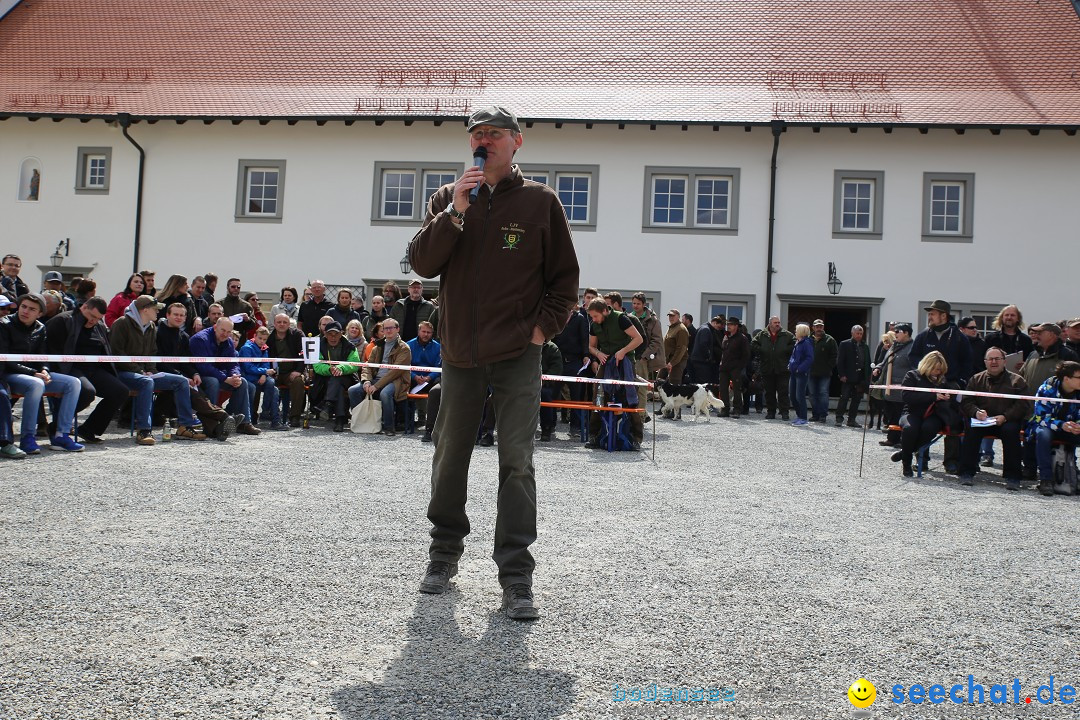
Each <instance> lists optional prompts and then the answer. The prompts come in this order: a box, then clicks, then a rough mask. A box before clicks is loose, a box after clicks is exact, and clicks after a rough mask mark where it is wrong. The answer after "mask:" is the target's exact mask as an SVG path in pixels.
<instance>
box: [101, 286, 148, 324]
mask: <svg viewBox="0 0 1080 720" xmlns="http://www.w3.org/2000/svg"><path fill="white" fill-rule="evenodd" d="M145 287H146V284H145V283H144V282H143V278H142V275H140V274H139V273H132V274H131V276H130V277H128V281H127V285H126V286H124V289H123V290H122V291H120V292H118V293H116V295H113V299H112V300H110V301H109V309H108V310H106V311H105V325H106V326H107V327H112V324H113V323H114V322H116V321H117V320H119V319H120V318H121V317H123V315H124V311H125V310H127V306H128V305H130V304H131V302H132V301H133V300H134V299H135V298H137V297H139V296H140V295H142V294H143V289H144V288H145Z"/></svg>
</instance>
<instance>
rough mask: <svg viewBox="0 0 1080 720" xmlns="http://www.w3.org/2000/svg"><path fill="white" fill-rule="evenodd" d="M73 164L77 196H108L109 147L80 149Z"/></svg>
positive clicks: (110, 162)
mask: <svg viewBox="0 0 1080 720" xmlns="http://www.w3.org/2000/svg"><path fill="white" fill-rule="evenodd" d="M76 157H77V159H76V163H75V193H76V194H77V195H108V194H109V174H110V169H111V166H112V148H111V147H81V148H79V149H78V154H77V156H76Z"/></svg>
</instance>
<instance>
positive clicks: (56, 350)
mask: <svg viewBox="0 0 1080 720" xmlns="http://www.w3.org/2000/svg"><path fill="white" fill-rule="evenodd" d="M139 282H142V278H141V277H140V278H139ZM105 309H106V308H105V300H104V299H103V298H100V297H97V296H94V297H92V298H88V299H87V300H86V302H84V303H83V304H82V306H81V307H80V308H79V309H78V310H74V311H72V312H64V313H60V314H59V315H57V316H56V317H54V318H53V319H52V320H50V321H49V322H48V324H47V325H46V326H45V343H46V346H47V347H48V349H49V354H50V355H112V348H111V347H110V345H109V331H108V328H106V326H105V323H104V322H103V320H102V319H103V318H104V317H105ZM60 372H61V373H63V374H65V375H73V376H75V377H77V378H79V382H80V384H81V385H82V391H81V393H80V394H79V403H78V405H77V406H76V408H75V412H76V413H78V412H80V411H82V410H83V409H85V408H87V407H89V405H90V403H91V402H93V400H94V397H95V396H96V397H99V398H101V401H100V402H99V403H98V404H97V406H96V407H95V408H94V411H93V412H92V413H90V417H88V418H86V420H84V421H83V422H82V424H81V425H79V431H78V435H79V439H80V440H81V441H82V442H83V443H84V444H93V445H96V444H98V443H100V442H101V435H102V434H104V432H105V430H106V429H107V428H108V427H109V423H110V422H112V419H113V417H114V416H115V415H116V411H117V410H119V409H120V406H121V405H123V404H124V401H125V400H127V398H128V388H127V386H126V385H124V383H122V382H120V378H119V377H117V374H116V367H115V366H114V365H113V364H112V363H106V362H101V363H98V362H88V363H72V362H63V363H60Z"/></svg>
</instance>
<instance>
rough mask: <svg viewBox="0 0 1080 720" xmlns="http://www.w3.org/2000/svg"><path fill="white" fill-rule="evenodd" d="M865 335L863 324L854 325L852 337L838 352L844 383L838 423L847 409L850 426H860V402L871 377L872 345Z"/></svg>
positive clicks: (837, 410)
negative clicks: (864, 339)
mask: <svg viewBox="0 0 1080 720" xmlns="http://www.w3.org/2000/svg"><path fill="white" fill-rule="evenodd" d="M864 335H865V331H864V330H863V326H862V325H855V326H853V327H852V328H851V338H850V339H848V340H844V341H843V342H842V343H840V347H839V350H838V352H837V356H836V372H837V374H838V375H839V376H840V382H841V383H843V386H842V388H841V390H840V402H839V403H838V404H837V406H836V424H837V425H840V424H842V423H843V422H844V411H845V410H846V411H847V413H848V419H847V424H848V427H859V423H857V422H855V418H856V416H858V414H859V403H860V402H862V396H863V393H864V392H866V391H867V390H868V388H867V385H868V384H869V382H868V381H869V379H870V346H869V345H867V344H866V343H865V342H863V336H864ZM849 403H850V404H849Z"/></svg>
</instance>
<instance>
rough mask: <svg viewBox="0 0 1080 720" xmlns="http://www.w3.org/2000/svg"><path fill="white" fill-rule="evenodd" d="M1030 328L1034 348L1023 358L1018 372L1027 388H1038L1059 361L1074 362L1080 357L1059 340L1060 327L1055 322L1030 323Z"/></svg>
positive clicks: (1049, 376)
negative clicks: (1033, 339)
mask: <svg viewBox="0 0 1080 720" xmlns="http://www.w3.org/2000/svg"><path fill="white" fill-rule="evenodd" d="M1030 330H1031V332H1032V333H1033V336H1034V338H1035V349H1034V350H1032V351H1031V353H1030V354H1029V355H1028V356H1027V357H1026V358H1024V366H1023V368H1022V369H1021V370H1020V374H1021V375H1023V376H1024V382H1026V383H1027V386H1028V387H1029V388H1038V387H1042V384H1043V383H1044V382H1046V381H1047V380H1048V379H1050V378H1051V377H1053V376H1054V374H1055V373H1056V372H1057V366H1058V364H1059V363H1061V362H1064V361H1066V360H1071V361H1073V362H1075V361H1077V360H1080V358H1078V357H1077V356H1076V353H1074V352H1073V351H1072V350H1070V349H1069V348H1068V347H1066V346H1065V343H1063V342H1062V341H1061V328H1060V327H1058V324H1057V323H1051V322H1047V323H1042V324H1041V325H1032V326H1031V328H1030Z"/></svg>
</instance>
